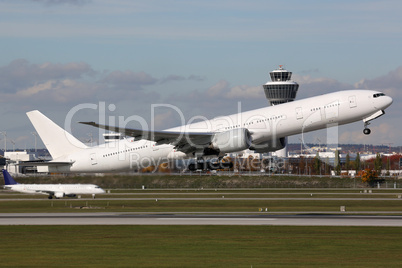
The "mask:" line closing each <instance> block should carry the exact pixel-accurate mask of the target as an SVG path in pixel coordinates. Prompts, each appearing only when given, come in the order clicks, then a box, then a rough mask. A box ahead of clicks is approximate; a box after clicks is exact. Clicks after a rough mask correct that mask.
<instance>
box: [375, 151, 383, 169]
mask: <svg viewBox="0 0 402 268" xmlns="http://www.w3.org/2000/svg"><path fill="white" fill-rule="evenodd" d="M381 169H382V160H381V155H380V153H377V155H376V157H375V160H374V170H375V171H376V172H377V174H381Z"/></svg>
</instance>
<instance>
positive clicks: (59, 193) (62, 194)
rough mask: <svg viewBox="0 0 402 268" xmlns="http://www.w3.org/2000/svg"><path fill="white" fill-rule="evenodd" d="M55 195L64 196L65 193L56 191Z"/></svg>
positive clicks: (57, 196)
mask: <svg viewBox="0 0 402 268" xmlns="http://www.w3.org/2000/svg"><path fill="white" fill-rule="evenodd" d="M54 197H56V198H63V197H64V193H63V192H56V193H54Z"/></svg>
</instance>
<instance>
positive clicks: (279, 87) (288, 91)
mask: <svg viewBox="0 0 402 268" xmlns="http://www.w3.org/2000/svg"><path fill="white" fill-rule="evenodd" d="M282 66H283V65H279V69H276V70H273V71H272V72H270V73H269V75H270V76H271V81H270V82H267V83H266V84H265V85H263V88H264V92H265V96H266V97H267V99H268V101H269V103H270V104H271V105H278V104H282V103H286V102H291V101H293V100H294V99H295V98H296V94H297V90H298V89H299V84H298V83H296V82H293V81H291V80H290V79H291V78H292V72H289V71H287V70H285V69H283V68H282Z"/></svg>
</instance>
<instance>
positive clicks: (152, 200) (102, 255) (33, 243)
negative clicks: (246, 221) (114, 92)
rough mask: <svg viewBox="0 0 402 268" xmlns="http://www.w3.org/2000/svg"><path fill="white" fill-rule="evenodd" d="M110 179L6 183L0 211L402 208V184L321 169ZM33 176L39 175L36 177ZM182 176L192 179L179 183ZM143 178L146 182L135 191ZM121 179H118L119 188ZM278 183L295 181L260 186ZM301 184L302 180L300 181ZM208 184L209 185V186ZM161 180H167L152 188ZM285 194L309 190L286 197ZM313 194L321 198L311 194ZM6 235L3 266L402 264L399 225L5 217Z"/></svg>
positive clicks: (0, 246) (1, 233)
mask: <svg viewBox="0 0 402 268" xmlns="http://www.w3.org/2000/svg"><path fill="white" fill-rule="evenodd" d="M56 179H57V178H56ZM108 179H111V180H112V181H110V182H109V181H107V179H106V178H103V177H101V178H95V177H94V178H90V181H82V180H81V179H79V180H78V181H75V180H76V178H69V180H72V181H75V182H81V183H84V182H88V183H96V184H99V185H102V186H103V187H105V185H109V186H112V187H110V188H111V189H112V194H105V195H103V196H100V195H99V196H97V197H99V198H102V199H103V198H104V199H103V200H100V199H95V200H92V199H87V200H84V199H67V198H66V199H60V200H48V199H47V197H46V196H42V195H20V194H11V193H8V192H3V193H1V194H0V213H7V212H8V213H18V212H50V213H51V212H80V211H82V212H129V213H136V212H138V213H142V212H150V213H164V212H234V213H236V212H242V213H244V212H245V213H265V212H259V208H263V209H264V208H268V213H287V212H296V213H302V212H312V213H314V212H317V213H321V212H324V213H333V212H339V209H340V206H346V211H347V212H351V213H353V211H356V212H364V211H366V212H370V213H371V211H374V213H372V214H376V213H375V212H387V213H389V214H398V215H400V214H401V213H402V199H401V198H398V196H399V195H401V194H402V189H400V188H397V189H387V190H385V189H372V192H373V193H372V194H368V193H362V192H363V189H368V188H354V187H353V186H352V185H354V183H353V182H352V181H351V180H350V179H348V180H345V179H339V178H337V179H332V178H324V179H323V181H320V182H318V180H317V179H313V181H308V179H305V178H302V179H301V180H300V181H291V180H290V179H289V178H265V179H264V178H259V177H257V178H255V177H251V178H235V179H232V181H231V179H230V178H229V177H227V178H220V179H219V178H218V179H216V177H206V176H202V177H200V178H194V177H193V178H180V177H179V178H169V177H168V179H167V181H164V180H163V178H159V177H155V176H149V177H147V176H144V177H141V178H140V181H139V182H138V181H136V178H128V177H127V178H126V177H124V178H122V181H120V180H119V178H108ZM27 180H35V182H36V183H39V181H36V179H35V178H27ZM46 180H51V181H50V182H51V183H56V182H55V181H54V180H55V178H44V179H43V180H41V181H40V182H41V183H46V182H47V181H46ZM70 182H71V181H70ZM57 183H58V182H57ZM66 183H67V182H66ZM103 183H104V184H103ZM147 183H149V184H147ZM153 183H155V184H153ZM180 183H183V184H185V185H186V186H183V188H182V189H174V188H176V187H177V186H178V185H180ZM144 184H145V185H147V187H149V189H146V190H139V189H141V185H144ZM120 185H123V186H122V188H121V189H116V187H117V186H119V187H120ZM149 185H151V186H149ZM267 185H268V186H267ZM274 185H276V186H277V187H285V186H286V185H291V188H287V189H285V188H283V189H268V188H263V187H271V186H274ZM298 185H299V186H300V185H301V188H297V186H298ZM319 185H326V186H325V187H329V186H338V187H339V185H340V187H342V188H343V189H329V188H326V189H318V188H317V187H318V186H319ZM157 186H158V187H157ZM207 186H209V187H210V189H205V188H206V187H207ZM228 186H229V187H228ZM361 186H362V185H360V186H359V187H361ZM159 187H161V189H155V188H159ZM204 187H205V188H204ZM215 187H216V188H215ZM224 187H228V188H225V189H224ZM236 187H240V188H242V187H244V188H247V187H252V188H253V189H239V188H236ZM293 187H294V188H293ZM308 187H312V188H314V189H308ZM127 188H136V189H137V190H133V189H127ZM202 188H204V189H205V190H201V189H202ZM311 194H313V196H312V195H311ZM84 197H85V196H84ZM87 197H88V196H87ZM284 197H289V198H303V199H301V200H284V199H283V198H284ZM311 197H314V198H322V199H321V200H309V198H311ZM27 198H33V199H32V200H26V199H27ZM124 198H137V200H130V199H127V200H125V199H124ZM164 198H177V199H178V200H166V199H164ZM184 198H199V200H185V199H184ZM207 198H217V199H216V200H207ZM230 198H233V199H230ZM242 198H256V199H248V200H247V199H246V200H242ZM263 198H274V199H271V200H266V199H265V200H264V199H263ZM275 198H276V199H275ZM331 198H346V199H345V200H330V199H331ZM359 198H366V199H367V200H358V199H359ZM11 199H13V200H11ZM156 199H158V201H156ZM380 199H386V200H380ZM0 237H1V238H0V239H1V240H0V241H1V243H0V267H402V254H401V252H402V239H401V237H402V228H391V227H330V226H325V227H310V226H307V227H306V226H175V225H172V226H126V225H122V226H0Z"/></svg>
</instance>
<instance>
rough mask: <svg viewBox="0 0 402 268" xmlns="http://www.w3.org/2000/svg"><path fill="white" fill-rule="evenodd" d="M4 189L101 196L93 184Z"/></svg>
mask: <svg viewBox="0 0 402 268" xmlns="http://www.w3.org/2000/svg"><path fill="white" fill-rule="evenodd" d="M4 188H5V189H7V190H12V191H16V192H20V193H29V194H46V195H49V193H56V195H57V193H59V194H60V197H62V196H73V195H77V194H102V193H105V191H104V190H103V189H101V188H100V187H99V186H97V185H94V184H13V185H5V186H4Z"/></svg>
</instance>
